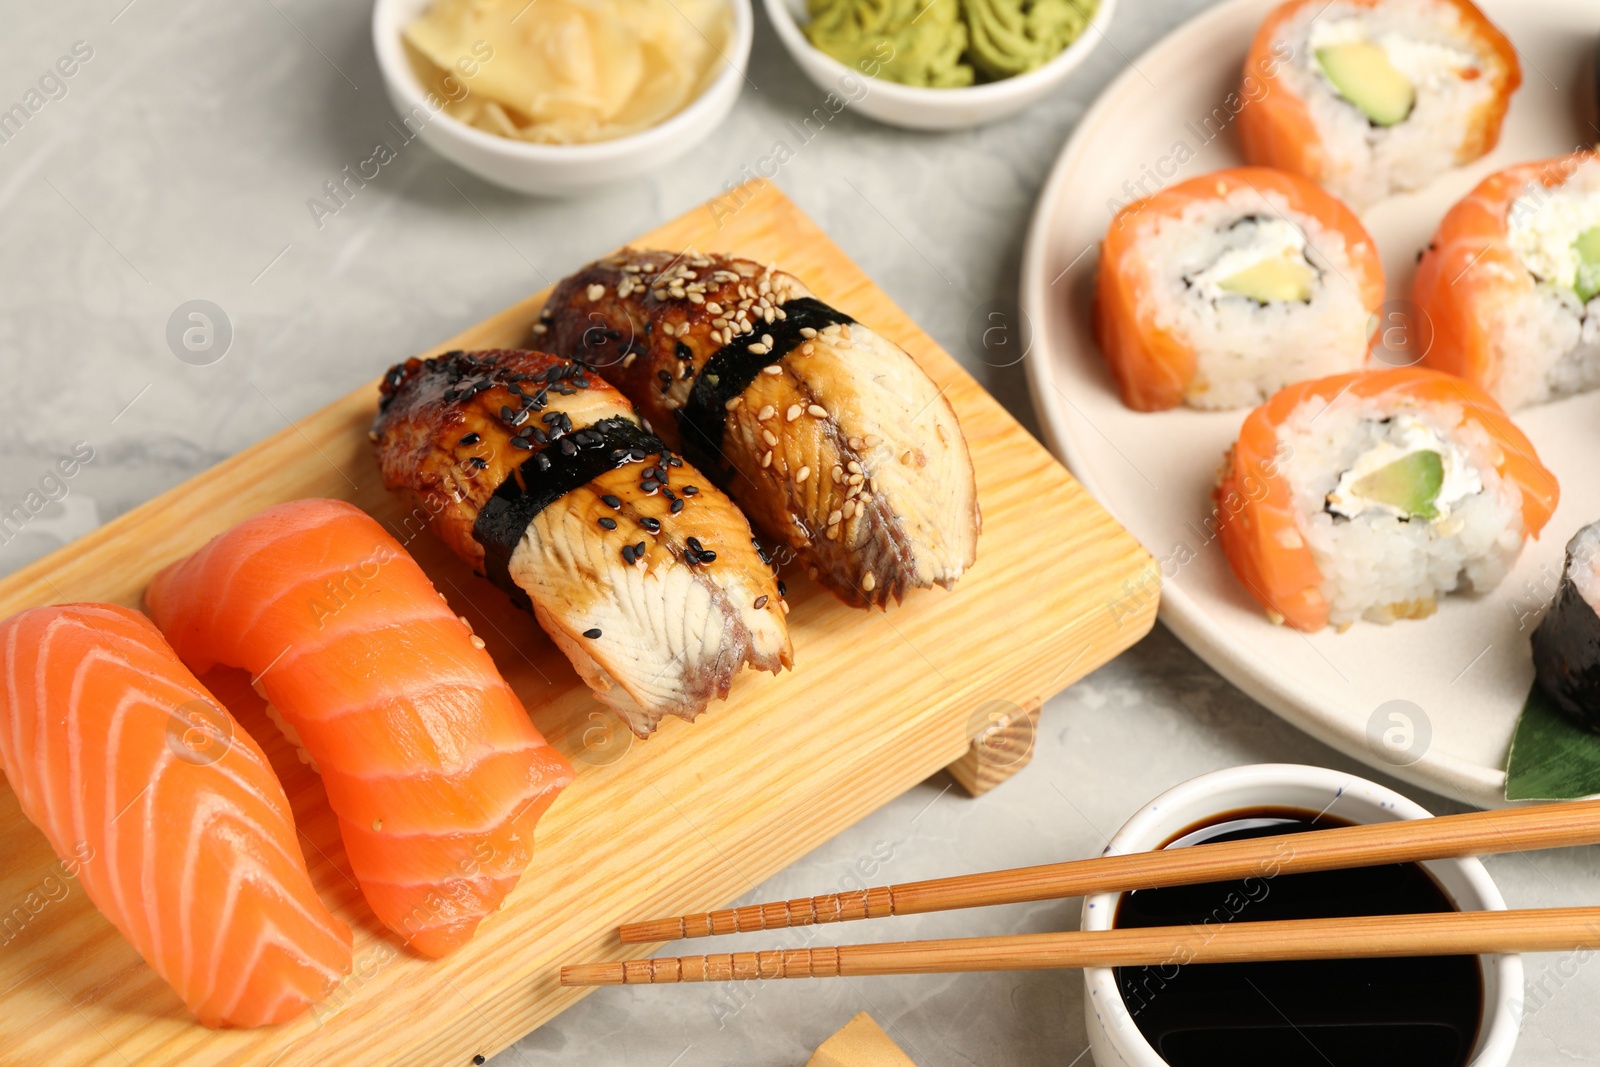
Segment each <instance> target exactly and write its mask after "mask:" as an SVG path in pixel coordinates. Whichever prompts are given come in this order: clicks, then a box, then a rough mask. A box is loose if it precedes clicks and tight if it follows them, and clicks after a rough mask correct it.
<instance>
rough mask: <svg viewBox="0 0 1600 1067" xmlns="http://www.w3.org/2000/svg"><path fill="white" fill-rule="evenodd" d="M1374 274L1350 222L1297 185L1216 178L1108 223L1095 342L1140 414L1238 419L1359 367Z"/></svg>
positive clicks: (1377, 286) (1375, 299)
mask: <svg viewBox="0 0 1600 1067" xmlns="http://www.w3.org/2000/svg"><path fill="white" fill-rule="evenodd" d="M1383 292H1384V290H1383V265H1382V264H1381V263H1380V262H1379V260H1378V250H1377V247H1376V246H1375V245H1374V244H1373V241H1372V237H1371V235H1369V234H1368V233H1367V231H1366V229H1365V228H1364V227H1363V226H1362V225H1361V220H1360V219H1358V218H1356V216H1355V213H1354V212H1352V211H1351V210H1350V209H1349V208H1347V207H1345V205H1344V204H1342V203H1340V202H1339V201H1338V200H1337V199H1335V198H1334V197H1332V196H1330V195H1329V194H1328V193H1327V192H1325V191H1324V190H1323V189H1321V188H1320V187H1318V186H1317V185H1315V184H1314V183H1312V182H1309V181H1306V180H1305V179H1303V178H1297V177H1295V176H1294V175H1292V174H1285V173H1283V172H1281V171H1274V170H1267V169H1265V168H1260V167H1241V168H1237V169H1234V170H1223V171H1217V172H1216V173H1214V174H1207V175H1203V176H1202V177H1199V178H1193V179H1191V180H1189V181H1186V182H1183V183H1181V184H1178V185H1174V186H1172V187H1170V188H1168V189H1163V190H1162V191H1160V192H1159V193H1156V194H1155V195H1154V196H1151V197H1147V198H1145V199H1143V200H1137V201H1135V202H1134V203H1132V204H1129V205H1128V206H1127V207H1125V208H1123V209H1122V210H1121V211H1120V212H1118V214H1117V217H1116V218H1115V219H1114V220H1113V221H1112V224H1111V229H1110V231H1109V232H1108V233H1107V234H1106V238H1105V240H1104V241H1103V242H1102V243H1101V246H1100V269H1099V273H1098V274H1097V275H1096V278H1095V294H1094V334H1095V340H1096V341H1097V342H1098V343H1099V345H1100V351H1101V352H1102V353H1104V355H1105V358H1106V361H1107V362H1108V363H1109V364H1110V366H1111V373H1112V375H1113V376H1114V377H1115V378H1116V380H1117V386H1118V388H1119V389H1120V391H1121V393H1122V399H1123V402H1124V403H1126V404H1127V405H1128V406H1129V407H1131V408H1133V409H1135V410H1136V411H1161V410H1164V409H1167V408H1173V407H1177V406H1178V405H1180V404H1188V405H1189V406H1190V407H1195V408H1211V409H1216V408H1238V407H1250V406H1253V405H1255V404H1259V403H1261V402H1262V401H1263V400H1265V399H1266V398H1267V397H1269V396H1271V395H1272V394H1273V393H1275V392H1277V391H1278V390H1279V389H1281V388H1282V387H1283V386H1285V385H1288V384H1289V383H1290V382H1296V381H1300V380H1302V379H1305V378H1321V377H1324V376H1326V375H1329V374H1336V373H1338V372H1340V371H1351V370H1355V369H1357V368H1359V367H1360V366H1361V365H1362V364H1363V363H1364V362H1365V360H1366V357H1367V341H1368V333H1369V323H1370V320H1371V314H1372V312H1374V311H1375V310H1376V309H1377V308H1378V306H1379V305H1380V304H1382V303H1383Z"/></svg>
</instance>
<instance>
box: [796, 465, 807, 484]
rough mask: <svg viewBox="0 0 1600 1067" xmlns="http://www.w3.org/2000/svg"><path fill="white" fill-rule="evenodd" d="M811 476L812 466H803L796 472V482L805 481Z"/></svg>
mask: <svg viewBox="0 0 1600 1067" xmlns="http://www.w3.org/2000/svg"><path fill="white" fill-rule="evenodd" d="M809 477H811V468H810V467H801V468H800V469H799V470H798V471H796V472H795V476H794V480H795V481H796V482H803V481H805V480H806V479H807V478H809Z"/></svg>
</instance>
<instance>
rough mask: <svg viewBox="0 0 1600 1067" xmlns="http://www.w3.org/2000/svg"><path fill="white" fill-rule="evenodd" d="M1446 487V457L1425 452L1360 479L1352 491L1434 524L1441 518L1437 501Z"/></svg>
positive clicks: (1386, 466)
mask: <svg viewBox="0 0 1600 1067" xmlns="http://www.w3.org/2000/svg"><path fill="white" fill-rule="evenodd" d="M1443 485H1444V457H1443V456H1441V455H1439V453H1437V452H1434V451H1431V450H1428V449H1424V450H1422V451H1420V452H1413V453H1411V454H1410V455H1408V456H1401V457H1400V458H1399V459H1397V460H1395V461H1394V462H1393V463H1388V464H1385V465H1384V466H1382V467H1379V468H1378V469H1377V470H1375V471H1373V472H1372V473H1371V474H1368V475H1365V476H1363V477H1361V478H1358V479H1357V480H1356V482H1355V484H1354V485H1352V486H1351V487H1350V488H1351V489H1352V490H1353V491H1354V492H1356V493H1357V494H1359V495H1361V496H1363V497H1366V498H1367V499H1368V500H1375V501H1377V502H1378V503H1380V504H1387V505H1389V506H1390V507H1392V508H1395V509H1397V510H1399V511H1400V512H1402V513H1403V514H1404V515H1405V516H1406V517H1407V518H1411V519H1427V520H1428V521H1429V522H1432V521H1433V520H1434V519H1436V518H1438V517H1439V509H1438V508H1436V507H1435V506H1434V502H1435V501H1436V500H1438V499H1439V489H1440V488H1441V487H1442V486H1443Z"/></svg>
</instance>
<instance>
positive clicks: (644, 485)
mask: <svg viewBox="0 0 1600 1067" xmlns="http://www.w3.org/2000/svg"><path fill="white" fill-rule="evenodd" d="M639 488H640V489H643V490H644V491H645V492H647V493H653V492H655V491H656V490H657V489H660V488H661V483H660V482H658V481H656V480H655V479H654V478H646V479H645V480H644V481H642V482H640V483H639Z"/></svg>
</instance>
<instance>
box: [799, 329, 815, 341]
mask: <svg viewBox="0 0 1600 1067" xmlns="http://www.w3.org/2000/svg"><path fill="white" fill-rule="evenodd" d="M816 335H817V331H816V329H815V327H811V326H802V327H800V336H801V337H804V338H805V339H806V340H808V341H809V340H811V338H813V337H815V336H816Z"/></svg>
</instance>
